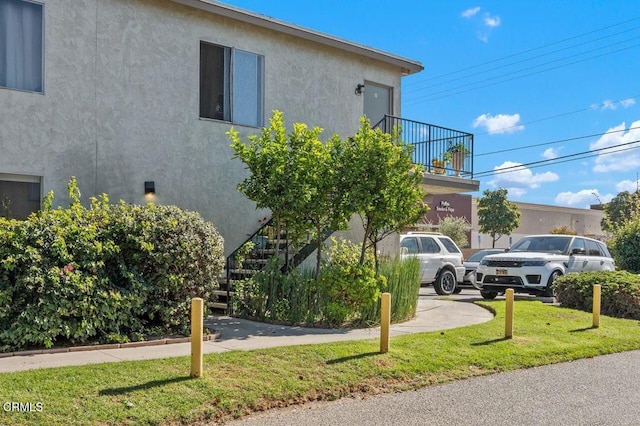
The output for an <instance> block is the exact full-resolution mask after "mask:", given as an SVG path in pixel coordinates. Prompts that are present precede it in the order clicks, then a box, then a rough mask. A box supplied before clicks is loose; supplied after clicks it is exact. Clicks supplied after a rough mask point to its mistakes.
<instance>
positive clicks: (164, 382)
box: [98, 376, 192, 396]
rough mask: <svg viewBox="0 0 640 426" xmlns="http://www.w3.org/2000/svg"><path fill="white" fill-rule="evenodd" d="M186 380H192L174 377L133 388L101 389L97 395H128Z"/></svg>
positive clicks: (187, 377)
mask: <svg viewBox="0 0 640 426" xmlns="http://www.w3.org/2000/svg"><path fill="white" fill-rule="evenodd" d="M187 380H192V379H191V377H189V376H186V377H174V378H173V379H165V380H152V381H150V382H147V383H141V384H139V385H134V386H126V387H122V388H111V389H103V390H101V391H100V392H99V393H98V395H100V396H103V395H111V396H113V395H122V394H126V393H130V392H134V391H137V390H144V389H150V388H155V387H157V386H164V385H169V384H171V383H179V382H185V381H187Z"/></svg>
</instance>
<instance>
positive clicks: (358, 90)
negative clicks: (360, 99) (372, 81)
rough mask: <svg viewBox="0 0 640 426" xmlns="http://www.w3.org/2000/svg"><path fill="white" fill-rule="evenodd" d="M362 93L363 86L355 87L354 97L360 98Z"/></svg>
mask: <svg viewBox="0 0 640 426" xmlns="http://www.w3.org/2000/svg"><path fill="white" fill-rule="evenodd" d="M363 93H364V84H358V85H357V86H356V95H358V96H360V95H362V94H363Z"/></svg>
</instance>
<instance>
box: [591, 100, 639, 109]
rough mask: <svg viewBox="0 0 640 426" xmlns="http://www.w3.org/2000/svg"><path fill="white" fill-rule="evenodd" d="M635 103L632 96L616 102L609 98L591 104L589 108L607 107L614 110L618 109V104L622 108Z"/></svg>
mask: <svg viewBox="0 0 640 426" xmlns="http://www.w3.org/2000/svg"><path fill="white" fill-rule="evenodd" d="M635 104H636V101H635V99H633V98H627V99H623V100H621V101H617V102H614V101H612V100H611V99H605V100H604V101H602V103H601V104H600V105H591V108H593V109H602V110H607V109H610V110H616V109H618V106H621V107H622V108H630V107H632V106H634V105H635Z"/></svg>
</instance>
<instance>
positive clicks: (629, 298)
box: [554, 271, 640, 320]
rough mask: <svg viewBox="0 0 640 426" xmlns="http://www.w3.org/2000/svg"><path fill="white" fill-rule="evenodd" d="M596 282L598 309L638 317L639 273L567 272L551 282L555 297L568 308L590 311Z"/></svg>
mask: <svg viewBox="0 0 640 426" xmlns="http://www.w3.org/2000/svg"><path fill="white" fill-rule="evenodd" d="M595 284H600V285H601V286H602V290H601V306H600V309H601V313H602V314H604V315H609V316H613V317H619V318H630V319H636V320H640V275H637V274H633V273H630V272H627V271H615V272H609V271H600V272H584V273H580V274H567V275H564V276H561V277H558V279H556V281H555V282H554V287H555V293H556V298H557V299H558V302H560V304H561V305H563V306H566V307H568V308H575V309H580V310H583V311H587V312H590V311H591V310H592V309H593V286H594V285H595Z"/></svg>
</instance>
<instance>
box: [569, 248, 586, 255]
mask: <svg viewBox="0 0 640 426" xmlns="http://www.w3.org/2000/svg"><path fill="white" fill-rule="evenodd" d="M585 253H586V251H585V250H584V249H583V248H580V247H576V248H574V249H573V250H571V254H572V255H575V254H585Z"/></svg>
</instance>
